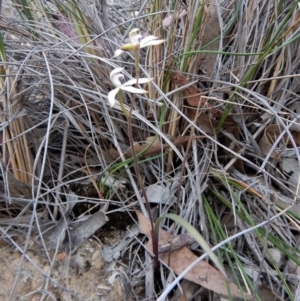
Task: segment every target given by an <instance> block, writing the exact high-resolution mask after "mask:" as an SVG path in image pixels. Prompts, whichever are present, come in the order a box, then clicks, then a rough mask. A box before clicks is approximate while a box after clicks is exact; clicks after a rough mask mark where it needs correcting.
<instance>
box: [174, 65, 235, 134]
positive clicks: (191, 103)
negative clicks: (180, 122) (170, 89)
mask: <svg viewBox="0 0 300 301" xmlns="http://www.w3.org/2000/svg"><path fill="white" fill-rule="evenodd" d="M170 81H171V82H173V83H174V84H176V85H177V86H178V87H183V86H186V85H188V84H189V83H190V82H189V81H188V80H187V79H186V78H185V77H184V76H183V75H181V74H180V73H179V72H177V71H173V72H172V74H171V77H170ZM181 92H182V94H183V96H184V99H185V102H186V104H187V106H188V107H187V115H188V116H189V118H190V119H192V120H194V119H195V114H196V112H197V108H198V106H199V107H200V114H199V115H198V116H197V125H198V126H199V127H200V128H201V129H202V130H203V131H204V132H205V133H206V134H208V135H213V134H214V133H215V129H216V128H217V126H218V124H219V121H218V120H216V119H218V118H220V117H221V116H222V115H223V111H221V110H218V109H216V108H214V107H213V106H212V105H211V104H209V103H208V102H207V99H206V98H204V97H201V95H203V93H202V92H201V90H200V89H198V88H197V87H196V86H194V85H193V86H189V87H187V88H184V89H183V90H182V91H181ZM235 128H236V123H235V122H234V121H233V119H232V117H231V115H228V116H227V118H226V121H225V122H224V123H223V129H225V130H226V131H228V132H231V131H233V130H234V129H235Z"/></svg>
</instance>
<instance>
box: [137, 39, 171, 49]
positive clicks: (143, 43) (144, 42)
mask: <svg viewBox="0 0 300 301" xmlns="http://www.w3.org/2000/svg"><path fill="white" fill-rule="evenodd" d="M165 41H166V40H158V37H156V36H148V37H145V38H144V39H143V40H142V41H141V48H144V47H148V46H155V45H159V44H162V43H164V42H165Z"/></svg>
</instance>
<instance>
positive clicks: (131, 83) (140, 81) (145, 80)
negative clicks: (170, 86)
mask: <svg viewBox="0 0 300 301" xmlns="http://www.w3.org/2000/svg"><path fill="white" fill-rule="evenodd" d="M151 81H153V78H139V81H138V84H146V83H150V82H151ZM135 84H136V78H133V79H131V80H129V81H127V82H126V83H124V84H123V85H122V86H132V85H135Z"/></svg>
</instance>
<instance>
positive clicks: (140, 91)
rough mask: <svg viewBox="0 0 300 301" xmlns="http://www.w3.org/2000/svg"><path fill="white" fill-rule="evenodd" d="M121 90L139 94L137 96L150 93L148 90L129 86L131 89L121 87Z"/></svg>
mask: <svg viewBox="0 0 300 301" xmlns="http://www.w3.org/2000/svg"><path fill="white" fill-rule="evenodd" d="M120 89H121V90H123V91H127V92H130V93H137V94H146V93H148V91H146V90H143V89H138V88H134V87H131V86H129V87H127V86H121V87H120Z"/></svg>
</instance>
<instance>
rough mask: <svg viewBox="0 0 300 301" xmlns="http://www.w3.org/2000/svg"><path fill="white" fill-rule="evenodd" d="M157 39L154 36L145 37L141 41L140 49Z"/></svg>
mask: <svg viewBox="0 0 300 301" xmlns="http://www.w3.org/2000/svg"><path fill="white" fill-rule="evenodd" d="M157 39H158V37H156V36H147V37H144V38H143V39H142V41H141V43H140V44H141V47H145V46H144V45H145V44H147V43H148V42H150V41H153V40H157Z"/></svg>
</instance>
